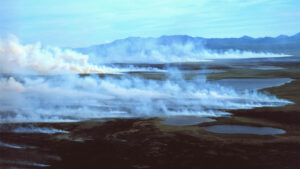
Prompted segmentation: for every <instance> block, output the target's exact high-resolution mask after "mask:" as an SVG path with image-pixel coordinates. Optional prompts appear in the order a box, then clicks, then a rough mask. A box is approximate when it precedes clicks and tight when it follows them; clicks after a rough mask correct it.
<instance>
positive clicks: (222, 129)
mask: <svg viewBox="0 0 300 169" xmlns="http://www.w3.org/2000/svg"><path fill="white" fill-rule="evenodd" d="M204 129H205V130H207V131H210V132H213V133H221V134H256V135H276V134H285V133H286V132H285V130H282V129H278V128H273V127H252V126H240V125H214V126H208V127H204Z"/></svg>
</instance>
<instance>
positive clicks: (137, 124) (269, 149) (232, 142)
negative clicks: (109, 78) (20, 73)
mask: <svg viewBox="0 0 300 169" xmlns="http://www.w3.org/2000/svg"><path fill="white" fill-rule="evenodd" d="M221 121H222V120H221ZM233 121H234V120H233ZM233 121H232V122H233ZM222 123H226V120H223V121H222ZM35 125H36V126H52V127H56V128H60V129H65V130H69V131H72V132H71V133H69V134H54V135H52V136H51V135H47V134H13V133H2V134H1V135H2V136H1V139H2V141H5V142H9V143H14V144H19V145H31V146H35V147H38V148H37V149H32V150H27V153H26V155H25V154H23V155H17V154H18V153H17V152H15V151H10V150H9V149H8V148H7V149H6V148H1V157H2V158H5V159H7V160H16V159H23V160H29V161H39V163H44V164H45V163H46V164H49V165H51V166H50V167H49V168H60V169H66V168H80V169H82V168H105V169H109V168H118V169H126V168H157V169H159V168H182V169H185V168H190V169H196V168H199V169H200V168H205V169H207V168H233V169H234V168H238V169H240V168H245V169H247V168H249V169H253V168H262V169H267V168H273V169H274V168H278V169H284V168H292V169H296V168H299V166H300V161H299V157H300V143H299V140H300V137H299V133H298V132H296V133H294V134H292V135H290V134H287V135H282V136H255V135H223V134H212V133H209V132H207V131H205V130H203V129H202V128H201V126H187V127H171V126H164V125H161V124H160V123H159V119H117V120H113V121H109V122H106V123H99V122H84V123H70V124H39V125H37V124H35ZM4 136H5V137H4ZM19 154H20V153H19ZM48 156H53V157H56V158H52V159H51V158H48V159H47V160H45V159H46V158H47V157H48ZM26 158H27V159H26ZM2 165H3V167H4V166H5V163H3V164H2ZM7 165H11V164H7ZM16 166H18V165H16ZM20 166H22V165H20ZM22 167H24V166H22ZM29 168H34V167H32V166H31V167H29ZM36 168H38V167H36Z"/></svg>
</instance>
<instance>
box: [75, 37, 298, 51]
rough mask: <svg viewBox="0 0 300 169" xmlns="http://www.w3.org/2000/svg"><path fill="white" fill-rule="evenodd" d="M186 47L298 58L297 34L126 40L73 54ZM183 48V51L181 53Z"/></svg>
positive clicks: (134, 38) (129, 38) (80, 49)
mask: <svg viewBox="0 0 300 169" xmlns="http://www.w3.org/2000/svg"><path fill="white" fill-rule="evenodd" d="M189 45H190V46H192V50H202V49H209V50H213V51H216V52H224V51H227V50H239V51H252V52H268V53H281V54H289V55H295V56H300V33H297V34H295V35H293V36H287V35H280V36H277V37H261V38H252V37H250V36H243V37H240V38H203V37H192V36H188V35H171V36H161V37H158V38H143V37H128V38H125V39H120V40H115V41H113V42H111V43H106V44H100V45H94V46H90V47H86V48H76V49H75V50H76V51H79V52H81V53H84V54H95V55H100V56H102V55H103V56H108V55H110V54H111V53H112V52H114V51H123V52H126V53H127V54H128V53H129V54H135V53H138V52H143V53H146V54H147V52H150V51H152V50H153V49H159V50H172V49H174V48H175V47H180V46H185V47H184V48H186V46H187V47H188V46H189ZM170 46H171V47H172V48H170ZM164 47H168V48H167V49H166V48H164ZM184 48H182V49H183V50H184ZM179 51H180V50H174V51H172V52H176V53H178V52H179ZM121 54H122V53H121Z"/></svg>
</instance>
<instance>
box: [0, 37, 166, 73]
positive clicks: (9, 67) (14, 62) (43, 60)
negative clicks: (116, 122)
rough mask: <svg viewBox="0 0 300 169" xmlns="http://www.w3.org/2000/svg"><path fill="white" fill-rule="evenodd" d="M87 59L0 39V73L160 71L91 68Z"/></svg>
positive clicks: (57, 49) (66, 50)
mask: <svg viewBox="0 0 300 169" xmlns="http://www.w3.org/2000/svg"><path fill="white" fill-rule="evenodd" d="M88 60H89V56H88V55H84V54H80V53H78V52H74V51H72V50H69V49H65V50H62V49H60V48H57V47H49V46H47V47H43V46H42V45H41V44H40V43H36V44H29V45H22V44H21V43H20V42H19V40H18V39H17V38H16V37H15V36H10V37H8V38H7V39H0V63H1V67H0V73H17V74H68V73H81V74H85V73H111V74H116V73H122V72H130V71H161V70H159V69H155V68H147V69H146V68H144V69H141V68H137V67H134V66H131V67H128V68H119V67H117V66H105V65H95V64H90V63H89V62H88Z"/></svg>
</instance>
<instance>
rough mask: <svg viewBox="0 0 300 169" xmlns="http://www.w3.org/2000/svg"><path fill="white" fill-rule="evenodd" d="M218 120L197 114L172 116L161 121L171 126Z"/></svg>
mask: <svg viewBox="0 0 300 169" xmlns="http://www.w3.org/2000/svg"><path fill="white" fill-rule="evenodd" d="M213 121H216V120H214V119H211V118H207V117H196V116H171V117H168V118H167V119H166V120H164V121H161V124H165V125H170V126H191V125H197V124H201V123H207V122H213Z"/></svg>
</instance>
